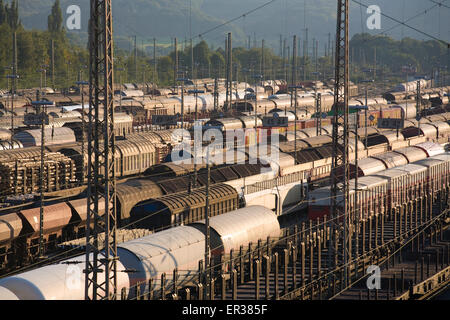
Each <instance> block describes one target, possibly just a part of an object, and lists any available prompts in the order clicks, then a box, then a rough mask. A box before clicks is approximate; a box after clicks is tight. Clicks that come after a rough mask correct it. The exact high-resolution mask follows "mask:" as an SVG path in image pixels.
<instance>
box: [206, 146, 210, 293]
mask: <svg viewBox="0 0 450 320" xmlns="http://www.w3.org/2000/svg"><path fill="white" fill-rule="evenodd" d="M209 146H210V145H208V147H207V152H206V171H207V177H206V203H205V205H206V206H205V227H206V239H205V284H206V290H205V295H206V299H209V274H210V272H209V268H210V267H211V266H210V258H209V257H210V254H209V251H210V248H211V230H210V227H209V215H210V212H209V185H210V183H211V182H210V181H211V166H210V165H209Z"/></svg>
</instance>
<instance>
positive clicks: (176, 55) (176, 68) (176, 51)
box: [173, 37, 178, 94]
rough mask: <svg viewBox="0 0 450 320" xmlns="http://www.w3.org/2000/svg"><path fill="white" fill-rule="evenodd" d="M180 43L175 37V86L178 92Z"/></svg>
mask: <svg viewBox="0 0 450 320" xmlns="http://www.w3.org/2000/svg"><path fill="white" fill-rule="evenodd" d="M177 45H178V43H177V38H176V37H175V39H174V42H173V46H174V52H175V61H174V64H173V86H174V87H175V88H176V89H177V94H178V86H177V77H178V46H177Z"/></svg>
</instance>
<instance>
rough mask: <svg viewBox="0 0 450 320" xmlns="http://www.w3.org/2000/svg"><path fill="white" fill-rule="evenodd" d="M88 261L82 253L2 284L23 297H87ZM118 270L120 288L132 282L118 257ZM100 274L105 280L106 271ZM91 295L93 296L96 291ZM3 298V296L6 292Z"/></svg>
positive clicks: (9, 279)
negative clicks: (86, 267)
mask: <svg viewBox="0 0 450 320" xmlns="http://www.w3.org/2000/svg"><path fill="white" fill-rule="evenodd" d="M90 259H93V257H92V256H91V257H90ZM85 261H86V256H85V255H81V256H78V257H75V258H72V259H68V260H64V261H62V262H60V263H59V264H54V265H49V266H45V267H42V268H38V269H35V270H32V271H28V272H25V273H21V274H19V275H16V276H12V277H7V278H4V279H1V280H0V287H4V288H6V289H8V290H9V291H11V292H12V293H13V294H15V295H16V296H17V297H18V298H19V299H20V300H84V298H85V292H84V282H85V273H83V272H82V270H83V269H84V267H85ZM103 271H104V270H103ZM117 271H118V272H117V288H118V291H119V292H120V290H121V289H122V288H128V287H129V286H130V281H129V277H128V274H127V273H126V272H124V271H125V267H124V266H123V264H122V263H121V262H120V261H117ZM98 277H99V279H98V280H99V281H100V282H103V281H104V278H105V273H104V272H101V273H99V274H98ZM90 295H91V297H92V291H91V292H90ZM0 299H3V294H2V292H0Z"/></svg>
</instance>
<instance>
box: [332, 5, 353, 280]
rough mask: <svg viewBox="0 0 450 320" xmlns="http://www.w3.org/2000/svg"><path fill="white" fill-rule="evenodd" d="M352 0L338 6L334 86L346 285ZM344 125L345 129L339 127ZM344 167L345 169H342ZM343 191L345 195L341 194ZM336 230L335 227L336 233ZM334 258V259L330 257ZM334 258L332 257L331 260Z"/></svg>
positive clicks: (335, 184) (336, 183)
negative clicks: (350, 14) (341, 175)
mask: <svg viewBox="0 0 450 320" xmlns="http://www.w3.org/2000/svg"><path fill="white" fill-rule="evenodd" d="M348 10H349V0H338V7H337V30H336V67H335V88H334V105H333V111H334V122H333V156H332V159H333V160H332V169H331V219H335V220H334V221H335V225H334V227H337V225H336V224H337V223H338V222H339V220H340V219H341V218H343V221H344V232H343V233H344V239H343V243H342V249H343V255H342V256H343V261H342V262H343V265H344V279H343V285H344V287H346V286H347V283H348V276H349V273H348V271H349V268H348V262H349V261H351V251H350V245H349V243H351V241H350V239H349V235H350V232H349V212H348V205H349V203H348V202H349V180H350V170H349V106H348V98H349V97H348V85H349V69H348V68H349V63H348V62H349V61H348V58H349V51H348V49H349V46H348V44H349V39H348V37H349V30H348V26H349V21H348V15H349V11H348ZM339 129H342V130H339ZM342 169H343V170H342ZM339 170H341V172H343V179H342V181H340V180H341V179H340V177H339V175H338V172H339ZM339 194H341V195H342V197H339V198H340V199H338V196H339ZM335 231H336V230H332V234H333V235H334V236H336V234H335ZM330 247H331V248H330V251H329V252H330V254H338V252H339V251H338V248H337V247H335V242H334V241H330ZM330 260H331V259H330ZM330 262H331V261H330Z"/></svg>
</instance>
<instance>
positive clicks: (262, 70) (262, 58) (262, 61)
mask: <svg viewBox="0 0 450 320" xmlns="http://www.w3.org/2000/svg"><path fill="white" fill-rule="evenodd" d="M264 64H265V61H264V39H263V40H262V41H261V65H260V67H259V74H261V75H262V76H263V79H262V80H263V81H264V79H265V78H264V74H265V66H264Z"/></svg>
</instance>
